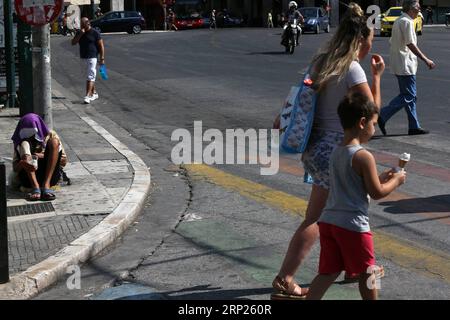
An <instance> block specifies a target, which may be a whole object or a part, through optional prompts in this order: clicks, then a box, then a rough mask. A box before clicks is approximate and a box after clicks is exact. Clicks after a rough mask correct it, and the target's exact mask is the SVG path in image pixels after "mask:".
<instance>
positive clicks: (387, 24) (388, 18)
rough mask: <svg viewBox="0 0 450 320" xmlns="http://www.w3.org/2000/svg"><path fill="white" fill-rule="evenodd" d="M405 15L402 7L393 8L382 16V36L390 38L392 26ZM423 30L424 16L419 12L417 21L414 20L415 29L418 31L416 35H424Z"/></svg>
mask: <svg viewBox="0 0 450 320" xmlns="http://www.w3.org/2000/svg"><path fill="white" fill-rule="evenodd" d="M402 13H403V9H402V7H391V8H389V9H388V10H387V11H386V12H385V13H383V14H382V15H381V30H380V35H381V36H382V37H383V36H388V35H391V32H392V26H393V24H394V22H395V20H397V19H398V17H400V16H401V15H402ZM422 28H423V16H422V14H421V13H420V12H419V15H418V16H417V18H416V19H414V29H415V30H416V33H417V34H418V35H419V36H420V35H422Z"/></svg>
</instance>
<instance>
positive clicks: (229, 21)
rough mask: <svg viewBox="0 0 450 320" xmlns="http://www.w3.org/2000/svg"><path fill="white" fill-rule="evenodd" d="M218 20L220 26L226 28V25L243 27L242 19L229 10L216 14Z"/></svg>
mask: <svg viewBox="0 0 450 320" xmlns="http://www.w3.org/2000/svg"><path fill="white" fill-rule="evenodd" d="M216 22H217V27H218V28H226V27H241V26H242V19H241V18H239V17H236V16H233V15H232V14H231V13H229V12H219V13H218V14H217V16H216Z"/></svg>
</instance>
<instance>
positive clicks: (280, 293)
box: [270, 276, 309, 300]
mask: <svg viewBox="0 0 450 320" xmlns="http://www.w3.org/2000/svg"><path fill="white" fill-rule="evenodd" d="M272 287H273V288H274V289H275V292H274V293H272V294H271V295H270V299H271V300H304V299H305V298H306V295H307V294H308V291H309V288H301V287H300V286H299V285H298V284H297V283H296V282H295V281H294V280H291V281H290V282H286V281H285V280H284V279H281V277H280V276H276V277H275V279H274V280H273V282H272ZM298 293H299V294H298Z"/></svg>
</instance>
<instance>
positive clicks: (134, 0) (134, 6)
mask: <svg viewBox="0 0 450 320" xmlns="http://www.w3.org/2000/svg"><path fill="white" fill-rule="evenodd" d="M132 10H133V11H136V0H133V3H132Z"/></svg>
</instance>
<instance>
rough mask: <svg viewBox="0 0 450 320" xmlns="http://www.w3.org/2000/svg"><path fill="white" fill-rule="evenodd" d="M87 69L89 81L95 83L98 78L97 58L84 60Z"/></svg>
mask: <svg viewBox="0 0 450 320" xmlns="http://www.w3.org/2000/svg"><path fill="white" fill-rule="evenodd" d="M82 60H83V61H85V63H86V67H87V81H92V82H95V78H96V77H97V58H90V59H82Z"/></svg>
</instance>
